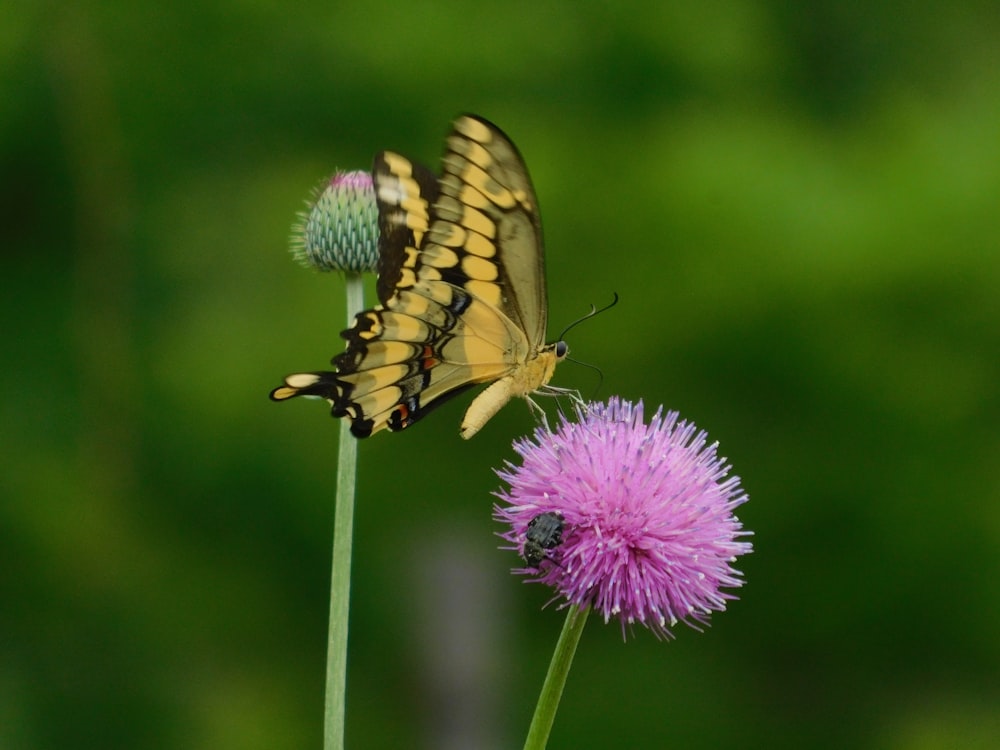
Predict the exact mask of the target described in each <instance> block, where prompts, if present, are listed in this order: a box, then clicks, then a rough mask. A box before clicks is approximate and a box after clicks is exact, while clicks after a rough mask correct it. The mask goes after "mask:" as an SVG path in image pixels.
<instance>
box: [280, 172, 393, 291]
mask: <svg viewBox="0 0 1000 750" xmlns="http://www.w3.org/2000/svg"><path fill="white" fill-rule="evenodd" d="M378 237H379V230H378V206H377V205H376V203H375V188H374V187H373V186H372V177H371V175H370V174H368V172H361V171H357V172H338V173H337V174H335V175H334V176H333V177H331V178H330V180H329V182H328V183H327V184H326V185H325V186H324V187H323V189H322V190H321V191H320V192H319V195H318V196H317V197H316V200H315V201H314V202H313V204H312V206H311V208H310V209H309V212H308V213H307V214H303V215H302V217H301V220H300V221H299V222H298V223H297V224H296V225H295V227H294V229H293V235H292V254H293V255H294V256H295V258H296V260H298V261H299V262H300V263H302V265H305V266H313V267H315V268H318V269H319V270H320V271H355V272H359V273H360V272H364V271H374V270H375V268H376V265H377V263H378Z"/></svg>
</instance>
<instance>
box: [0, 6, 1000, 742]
mask: <svg viewBox="0 0 1000 750" xmlns="http://www.w3.org/2000/svg"><path fill="white" fill-rule="evenodd" d="M4 16H5V18H4V22H3V25H2V31H0V91H2V93H3V96H0V177H2V180H0V185H2V190H3V200H2V201H0V211H2V221H0V242H2V253H3V254H2V258H3V275H2V277H3V281H2V285H3V294H2V297H0V310H2V312H3V321H4V328H5V331H6V335H5V342H6V346H5V352H6V354H5V357H4V367H3V370H2V375H0V377H2V378H3V384H4V393H5V398H4V399H3V400H2V403H0V410H2V411H0V440H2V446H3V453H4V468H3V471H2V474H0V747H11V748H14V747H17V748H21V747H30V748H56V747H77V748H85V747H94V748H107V747H129V748H151V749H152V748H186V749H189V748H200V747H204V748H213V749H214V750H219V749H222V748H241V749H245V748H257V747H259V748H271V749H273V748H286V747H287V748H299V747H318V746H319V741H320V731H321V709H322V695H321V691H322V687H323V685H322V680H323V659H324V649H325V617H326V612H327V601H326V597H327V589H326V586H327V578H328V573H329V571H328V569H327V566H328V560H329V540H330V531H331V528H332V523H331V518H330V513H331V508H332V488H333V469H334V467H333V466H332V464H331V462H332V458H333V456H334V455H335V444H334V443H335V440H336V429H335V424H334V423H333V421H332V420H330V419H329V418H328V417H327V416H326V415H325V413H324V412H325V410H324V409H323V407H322V406H320V405H317V404H310V403H304V404H300V403H295V404H289V405H275V404H272V403H270V402H269V401H268V400H267V398H266V394H267V392H268V390H269V389H270V388H271V387H273V386H274V385H277V383H278V382H279V378H280V376H282V375H283V374H285V373H286V372H289V371H293V370H297V369H312V368H317V367H322V366H324V365H325V364H326V361H327V359H328V358H329V357H330V356H331V355H333V354H334V353H335V352H336V351H338V350H339V348H340V346H341V342H340V339H339V338H338V337H337V333H338V331H339V330H340V328H341V327H342V322H343V321H342V319H343V317H344V311H343V309H342V308H343V296H342V292H341V286H340V282H339V280H338V279H337V278H336V276H334V275H320V274H313V273H309V272H305V271H303V270H302V269H301V268H299V267H297V266H296V265H295V264H294V263H292V262H291V260H290V258H289V257H288V254H287V253H286V250H285V249H286V247H287V236H288V232H289V229H288V228H289V225H290V224H291V223H292V220H293V218H294V215H295V212H296V211H299V210H301V209H302V208H303V200H304V199H305V198H306V197H307V196H308V194H309V190H310V189H311V188H312V187H313V186H315V185H316V184H318V183H319V182H320V181H321V180H322V179H323V177H325V176H326V175H328V174H329V173H330V172H331V171H332V170H333V169H334V168H337V167H340V168H363V167H365V166H367V165H368V164H370V160H371V157H372V155H373V154H374V153H375V152H376V151H378V150H380V149H382V148H393V149H397V150H400V151H403V152H404V153H407V154H409V155H412V156H414V157H417V158H422V159H424V160H425V161H427V162H429V163H432V164H433V163H435V160H436V158H437V155H438V153H439V152H440V148H441V140H442V138H443V136H444V134H445V132H446V130H447V127H448V122H449V121H450V119H451V118H452V117H453V116H454V115H455V114H457V113H458V112H461V111H472V112H476V113H479V114H482V115H484V116H486V117H488V118H490V119H492V120H494V121H495V122H497V123H498V124H499V125H500V126H501V127H503V128H504V129H505V130H507V132H508V133H509V134H510V135H511V136H512V138H513V139H514V141H515V142H516V143H517V144H518V145H519V146H520V148H521V150H522V152H523V153H524V155H525V157H526V159H527V161H528V164H529V166H530V167H531V169H532V173H533V176H534V181H535V185H536V189H537V191H538V194H539V198H540V201H541V204H542V211H543V219H544V223H545V229H546V241H547V249H548V258H547V262H548V276H549V291H550V327H551V330H552V333H553V335H555V334H557V333H558V332H559V331H560V330H561V329H562V327H563V326H565V325H566V324H567V323H569V322H570V321H572V320H573V319H575V318H576V317H578V316H579V315H581V314H582V313H584V312H585V311H586V310H587V309H588V305H589V304H590V303H591V302H594V303H597V304H602V303H604V302H606V301H607V300H608V299H609V298H610V296H611V292H612V291H617V292H618V293H619V294H620V295H621V297H622V302H621V304H620V305H619V306H618V307H616V308H615V309H614V310H613V311H611V312H609V313H606V314H605V315H603V316H601V317H599V318H597V319H595V320H593V321H590V322H588V323H587V324H586V325H584V326H581V327H579V328H577V329H574V331H573V333H572V336H571V341H570V343H571V346H572V348H573V352H574V355H575V356H576V357H577V358H579V359H582V360H584V361H585V362H588V363H591V364H594V365H597V366H599V367H600V368H601V369H602V370H603V374H604V379H603V386H602V390H601V392H600V393H601V395H602V396H606V395H607V394H609V393H616V394H620V395H622V396H623V397H626V398H630V399H638V398H642V399H644V400H645V401H646V402H647V404H650V405H655V404H661V403H662V404H665V405H666V406H667V407H669V408H675V409H678V410H680V411H681V413H682V415H684V416H685V417H687V418H689V419H693V420H694V421H695V422H697V423H698V424H699V425H700V426H703V427H704V428H706V429H708V430H709V433H710V435H711V436H712V437H713V438H715V439H718V440H719V441H720V442H721V444H722V453H723V454H724V455H728V456H730V457H731V459H732V461H733V463H734V465H735V469H736V472H737V473H738V474H740V475H741V476H742V477H743V482H744V485H745V487H746V488H747V490H748V492H749V494H750V496H751V502H750V503H749V504H748V505H746V506H744V507H743V508H741V512H740V516H741V517H742V518H743V519H744V521H745V522H746V524H747V525H748V527H749V528H752V529H754V530H755V532H756V534H757V535H756V537H755V539H754V543H755V547H756V552H755V553H754V555H753V556H751V557H750V558H747V559H746V560H744V561H741V562H742V563H743V565H742V567H743V569H744V570H745V572H746V577H747V580H748V586H747V587H746V588H745V589H743V591H742V592H741V595H742V599H741V601H739V602H736V603H734V605H733V606H732V608H731V611H729V612H727V613H725V614H723V615H720V616H718V617H717V618H716V619H715V623H714V626H713V627H712V629H711V630H709V631H708V632H707V633H705V634H702V635H698V634H696V633H694V632H691V631H686V630H685V631H682V632H680V633H679V637H678V639H677V640H676V641H674V642H671V643H658V642H656V641H655V640H654V639H653V638H652V637H650V636H649V635H648V634H647V633H638V634H637V636H638V637H637V638H635V639H634V640H631V641H629V642H628V643H627V644H623V643H621V640H620V637H619V634H618V631H617V628H616V627H608V628H604V627H602V626H601V625H600V624H599V623H598V622H596V621H594V622H592V623H591V624H590V625H589V626H588V630H587V632H586V633H585V634H584V638H583V642H582V644H581V647H580V651H579V655H578V658H577V663H576V665H575V667H574V672H573V673H572V675H571V677H570V684H569V687H568V691H567V694H566V696H565V698H564V704H563V708H562V710H561V712H560V715H559V718H558V720H557V724H556V727H555V732H554V736H553V740H552V743H551V746H552V747H553V748H571V747H572V748H577V747H664V746H667V744H668V743H670V745H671V746H674V745H676V746H685V747H688V748H716V747H723V746H732V745H735V744H736V743H740V744H741V745H743V746H747V747H768V748H786V747H787V748H799V747H812V748H842V747H854V748H887V749H888V750H897V749H904V748H907V749H908V748H918V749H920V750H925V749H926V750H933V749H934V748H946V747H947V748H951V747H963V748H979V747H981V748H986V747H996V746H998V745H1000V720H998V718H997V716H998V713H997V711H996V709H997V706H998V705H1000V689H998V681H997V674H998V673H1000V638H998V637H997V633H998V632H1000V586H998V585H997V580H998V573H1000V555H998V549H1000V479H998V478H997V477H998V473H997V471H996V467H997V465H998V464H1000V388H998V383H1000V292H998V290H1000V239H998V237H1000V137H998V135H997V132H998V130H997V123H998V122H1000V17H998V16H997V14H996V9H995V4H994V3H989V2H985V1H982V2H959V3H945V2H942V1H940V0H925V1H924V2H917V3H901V2H883V3H873V4H868V5H861V4H856V5H848V4H842V3H835V2H826V1H824V2H819V3H809V4H805V3H793V2H783V1H781V0H771V1H770V2H763V1H761V2H740V1H739V0H721V1H717V2H709V3H700V4H685V3H676V2H668V3H653V2H617V3H613V4H612V3H590V2H583V3H570V2H560V1H557V0H549V1H545V0H543V1H542V2H533V3H512V4H510V3H508V4H493V5H489V4H487V5H475V4H473V5H470V4H467V3H459V2H447V1H444V0H439V1H438V2H427V3H418V4H411V5H409V6H407V5H404V4H401V3H388V2H372V3H363V4H361V3H336V2H324V3H313V2H308V1H307V2H304V3H298V4H295V5H289V4H285V3H248V2H233V1H230V2H214V3H200V4H198V3H190V4H189V3H180V4H163V3H156V4H153V3H140V4H135V3H124V2H118V1H117V0H105V2H92V1H91V2H86V1H85V2H79V3H72V4H71V3H51V2H50V3H45V2H42V3H38V2H28V0H13V2H8V3H7V4H6V6H5V10H4ZM556 383H557V384H559V385H565V386H575V387H579V388H581V389H582V390H583V391H584V392H585V393H590V392H591V391H592V390H593V389H594V388H595V386H596V378H595V376H594V375H593V373H592V372H591V371H589V370H586V369H584V368H581V367H578V366H576V365H573V364H571V363H567V364H564V365H562V366H561V367H560V371H559V373H558V374H557V376H556ZM464 403H467V399H464V400H463V401H462V403H461V404H454V405H451V406H448V407H444V408H442V410H440V411H439V412H437V413H436V414H434V415H433V417H431V418H429V419H428V420H427V421H426V422H423V423H421V424H419V425H418V426H416V427H415V428H414V429H413V430H410V431H408V432H406V433H403V434H400V435H390V436H386V435H380V436H377V437H376V438H373V439H372V440H371V441H368V442H366V443H364V444H363V445H362V450H361V498H360V504H359V507H358V512H357V524H358V526H357V537H356V542H355V549H356V563H355V565H356V575H355V583H354V601H353V614H352V617H353V620H352V628H353V629H352V644H351V645H352V650H351V662H350V670H351V671H350V698H349V707H348V717H349V727H348V734H349V736H348V741H349V746H350V747H354V748H383V747H385V748H389V747H393V748H395V747H442V746H443V744H442V740H441V739H440V738H441V737H442V736H444V734H445V733H446V732H448V731H451V732H452V736H454V735H455V734H456V733H457V734H459V735H461V732H462V731H466V732H469V733H471V734H470V735H469V736H481V737H494V738H496V739H495V743H496V744H494V745H492V746H495V747H509V746H516V745H517V743H518V742H519V741H520V738H522V737H523V733H524V730H525V728H526V726H527V721H528V717H529V715H530V711H531V707H532V705H533V701H534V698H535V696H536V694H537V690H538V687H539V685H540V682H541V678H542V675H543V673H544V668H545V665H546V662H547V658H548V654H549V653H550V649H551V646H552V644H553V643H554V641H555V638H556V634H557V632H558V628H559V626H560V622H561V617H560V615H559V613H557V612H556V611H554V610H552V609H551V608H550V609H548V610H541V609H540V607H541V605H542V604H544V602H545V601H546V596H545V592H543V591H538V590H536V589H533V588H530V587H523V586H521V585H520V584H519V583H518V582H517V581H516V580H514V579H512V578H510V577H508V576H507V575H506V573H505V572H506V569H507V568H508V567H509V566H511V565H514V564H515V562H516V561H515V559H514V557H513V556H512V555H511V554H510V553H509V552H500V551H497V550H496V545H497V543H498V542H497V540H496V538H495V537H494V536H493V534H494V532H495V531H496V528H495V526H494V524H493V523H492V522H491V520H490V505H491V497H490V495H489V492H490V491H491V490H492V489H494V488H495V487H496V486H497V480H496V478H495V477H494V476H493V474H492V473H491V471H490V467H492V466H496V465H498V464H499V462H500V461H502V460H503V459H504V458H510V457H511V456H512V453H511V451H510V440H511V438H513V437H514V436H515V435H518V434H521V433H523V432H524V431H525V430H527V429H528V427H529V425H530V420H529V416H528V412H527V410H526V409H525V408H524V407H523V405H520V404H513V405H511V406H509V407H507V409H505V410H504V412H503V413H502V414H501V415H499V416H498V417H497V418H496V419H495V421H494V422H492V423H490V425H489V426H488V427H487V428H486V429H485V430H484V431H483V433H481V434H480V435H479V436H477V437H476V438H475V439H474V440H473V441H471V442H470V443H468V444H466V443H463V442H462V441H460V440H459V439H458V437H457V427H458V423H459V421H460V418H461V413H462V406H463V405H464ZM463 680H466V682H463ZM456 685H457V686H459V687H458V688H456ZM449 691H452V692H449ZM466 725H471V726H466ZM469 743H472V740H469ZM465 746H466V747H471V746H472V744H466V745H465ZM480 746H490V745H489V744H487V743H486V742H485V741H484V742H483V744H482V745H480Z"/></svg>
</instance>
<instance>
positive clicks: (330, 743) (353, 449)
mask: <svg viewBox="0 0 1000 750" xmlns="http://www.w3.org/2000/svg"><path fill="white" fill-rule="evenodd" d="M345 276H346V290H347V324H348V326H350V325H351V323H352V322H353V320H354V316H355V314H356V313H357V312H358V311H359V310H361V309H363V307H364V285H363V283H362V281H361V275H360V274H357V273H346V274H345ZM357 475H358V441H357V439H356V438H355V437H354V436H353V435H352V434H351V426H350V423H349V421H348V420H346V419H342V420H340V437H339V441H338V446H337V497H336V501H335V508H334V520H333V569H332V571H331V575H330V626H329V636H328V640H327V650H326V706H325V715H324V726H323V750H343V747H344V716H345V713H344V709H345V705H346V701H347V627H348V617H349V614H350V602H351V545H352V541H353V536H354V495H355V487H356V485H357Z"/></svg>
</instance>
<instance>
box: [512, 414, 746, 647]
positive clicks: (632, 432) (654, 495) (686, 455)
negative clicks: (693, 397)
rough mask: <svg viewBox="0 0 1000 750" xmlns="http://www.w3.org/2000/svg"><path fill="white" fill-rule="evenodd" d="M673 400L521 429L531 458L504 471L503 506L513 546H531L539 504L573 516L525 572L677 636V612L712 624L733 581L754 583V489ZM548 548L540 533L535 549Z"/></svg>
mask: <svg viewBox="0 0 1000 750" xmlns="http://www.w3.org/2000/svg"><path fill="white" fill-rule="evenodd" d="M662 412H663V410H662V408H660V409H657V411H656V414H655V415H654V416H653V418H652V420H651V421H650V423H649V424H648V425H647V424H645V423H644V422H643V407H642V402H641V401H640V402H639V404H638V405H635V406H633V405H632V404H631V403H629V402H627V401H622V400H619V399H617V398H612V399H611V400H610V401H609V402H608V403H607V404H606V405H605V404H588V405H586V406H583V405H581V406H577V408H576V413H577V418H578V421H577V422H570V421H569V420H568V419H567V418H566V417H565V416H562V417H561V418H560V423H559V425H558V426H557V427H556V429H555V431H554V432H552V431H550V430H549V429H548V428H547V427H539V428H538V429H537V430H536V431H535V434H534V436H533V438H523V439H520V440H517V441H515V443H514V450H515V451H516V452H517V453H518V454H519V455H520V456H521V459H522V463H521V465H520V466H515V465H514V464H512V463H510V462H507V463H506V466H505V467H504V468H503V469H502V470H499V471H498V472H497V473H498V475H499V476H500V478H501V479H502V480H504V481H505V482H506V483H507V484H508V485H509V486H510V489H509V490H501V491H500V492H498V493H496V495H497V497H499V498H500V499H501V500H502V501H503V502H504V503H505V505H497V506H495V508H494V517H495V518H496V519H497V520H498V521H500V522H502V523H505V524H507V525H509V529H508V530H507V531H506V532H504V533H503V534H502V535H501V536H502V537H503V538H504V539H505V540H506V541H508V542H510V543H511V544H512V545H514V546H513V547H511V549H516V550H518V551H519V552H521V553H522V554H525V541H526V534H529V533H530V534H531V535H532V536H537V535H538V531H537V522H536V525H535V526H533V527H532V528H531V529H530V531H529V524H530V523H531V522H532V520H533V519H535V518H537V517H538V516H539V515H540V514H543V513H551V514H556V515H557V516H558V517H559V518H561V519H562V524H561V534H560V536H559V541H558V543H554V544H553V546H552V547H551V548H548V547H546V548H545V549H544V552H545V554H544V555H543V556H542V559H541V562H539V563H538V565H537V567H534V568H532V567H529V568H521V569H520V572H523V573H529V574H534V575H535V577H534V578H533V579H532V582H537V583H544V584H547V585H549V586H552V587H553V588H554V589H555V590H556V592H557V596H556V598H557V599H558V598H562V599H564V600H565V601H564V603H563V605H562V606H566V605H567V604H575V605H577V606H579V607H580V608H584V607H586V606H588V605H589V606H591V607H593V608H594V609H595V610H597V611H598V612H601V613H602V614H603V615H604V621H605V622H608V621H609V620H610V619H611V618H612V617H617V618H618V619H619V620H620V621H621V624H622V635H623V636H624V635H625V633H626V627H627V626H631V625H633V624H634V623H640V624H642V625H645V626H646V627H648V628H649V629H650V630H652V631H653V633H655V634H656V635H657V637H666V638H670V637H672V633H671V632H670V628H671V627H673V626H674V625H676V624H677V623H678V622H683V623H685V624H686V625H689V626H691V627H693V628H695V629H700V628H699V627H698V626H699V624H702V625H707V624H708V619H709V616H710V615H711V613H712V612H713V611H715V612H721V611H723V610H725V608H726V602H727V601H728V600H731V599H735V598H736V597H735V596H734V595H733V594H730V593H727V592H725V591H723V590H722V589H724V588H738V587H740V586H742V585H743V580H742V578H741V576H742V573H741V572H740V571H738V570H736V569H734V568H733V567H732V563H733V562H735V560H736V558H737V557H738V556H740V555H745V554H748V553H749V552H751V551H752V545H751V544H750V543H749V542H745V541H739V539H740V538H741V537H744V536H748V535H750V534H751V533H752V532H749V531H744V530H743V525H742V523H740V521H739V519H738V518H737V517H736V516H735V515H734V514H733V509H734V508H736V507H737V506H738V505H741V504H742V503H744V502H746V501H747V499H748V498H747V496H746V494H745V493H744V492H743V490H742V488H741V487H740V480H739V477H736V476H732V477H728V478H727V474H728V473H729V470H730V468H731V467H730V466H729V464H727V463H726V459H725V458H720V457H719V456H718V454H717V448H718V444H717V443H712V444H711V445H708V444H707V435H706V433H705V432H703V431H697V428H696V427H695V426H694V425H693V424H691V423H690V422H686V421H681V422H678V421H677V417H678V414H677V413H676V412H667V414H666V415H665V416H664V415H663V413H662ZM539 550H540V548H539V547H538V546H537V545H533V544H529V550H528V553H529V554H530V555H531V557H530V558H529V559H531V560H532V561H534V560H537V559H538V558H539V555H540V551H539Z"/></svg>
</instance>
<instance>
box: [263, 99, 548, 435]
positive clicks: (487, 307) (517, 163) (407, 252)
mask: <svg viewBox="0 0 1000 750" xmlns="http://www.w3.org/2000/svg"><path fill="white" fill-rule="evenodd" d="M442 165H443V174H442V176H441V177H440V178H436V177H435V176H434V175H433V173H431V172H430V170H428V169H427V168H426V167H423V166H422V165H420V164H417V163H415V162H412V161H410V160H409V159H406V158H405V157H403V156H400V155H399V154H396V153H393V152H388V151H386V152H382V153H381V154H379V155H378V156H377V157H376V158H375V162H374V166H373V178H374V183H375V194H376V201H377V204H378V213H379V232H380V238H379V254H380V259H379V280H378V284H377V296H378V298H379V304H378V305H377V306H375V307H374V308H372V309H370V310H366V311H364V312H362V313H360V314H359V315H358V316H357V317H356V318H355V322H354V325H353V326H352V327H351V328H349V329H347V330H346V331H344V332H343V333H342V334H341V335H342V336H343V337H344V338H345V339H346V340H347V349H346V351H344V353H343V354H340V355H338V356H337V357H335V358H334V359H333V364H334V365H335V366H336V372H332V373H331V372H318V373H299V374H296V375H291V376H289V377H288V378H286V381H285V385H284V386H282V387H280V388H278V389H276V390H275V391H274V392H273V393H272V398H274V399H276V400H283V399H286V398H290V397H292V396H297V395H312V396H320V397H323V398H326V399H327V400H328V401H330V403H331V405H332V410H331V411H332V413H333V415H334V416H337V417H347V418H349V419H350V420H351V431H352V432H353V433H354V434H355V435H357V436H358V437H366V436H368V435H370V434H372V433H374V432H378V431H379V430H381V429H384V428H388V429H390V430H400V429H404V428H406V427H408V426H409V425H411V424H413V423H414V422H415V421H417V420H418V419H420V418H421V417H422V416H424V415H425V414H426V413H427V412H428V411H429V410H431V409H432V408H434V407H436V406H439V405H440V404H442V403H444V402H445V401H446V400H448V399H450V398H452V397H454V396H456V395H458V394H459V393H461V392H463V391H465V390H466V389H468V388H469V387H471V386H473V385H475V384H477V383H485V382H490V381H493V385H492V386H491V387H490V388H488V389H487V390H486V391H484V392H483V393H482V394H480V396H479V397H477V399H476V400H475V401H473V403H472V405H471V406H470V407H469V411H468V412H467V413H466V418H465V420H464V422H463V427H462V435H463V436H464V437H471V436H472V434H474V433H475V432H476V431H478V429H479V428H480V427H481V426H482V424H483V423H485V421H486V420H488V419H489V418H490V417H491V416H492V415H493V414H494V413H496V411H497V410H498V409H499V408H500V407H502V406H503V404H505V403H506V402H507V401H508V400H510V398H511V397H512V396H528V395H529V394H530V393H531V392H532V391H534V390H536V389H538V388H540V387H541V386H543V385H544V384H545V383H547V382H548V380H549V378H550V377H551V376H552V371H553V369H554V367H555V364H556V362H557V361H558V360H559V359H561V358H562V357H563V356H565V353H566V348H565V345H564V344H562V343H561V342H560V343H559V344H553V345H549V346H546V345H545V342H544V336H545V325H546V297H545V276H544V264H543V256H542V244H541V224H540V221H539V216H538V209H537V202H536V199H535V194H534V190H533V189H532V187H531V181H530V178H529V177H528V172H527V169H526V167H525V166H524V162H523V160H522V159H521V157H520V155H519V154H518V152H517V149H516V148H515V147H514V145H513V144H512V143H511V142H510V140H509V139H508V138H507V137H506V136H505V135H504V134H503V133H502V132H501V131H500V130H499V128H497V127H496V126H494V125H492V124H490V123H488V122H486V121H485V120H482V119H479V118H476V117H473V116H468V115H466V116H462V117H460V118H459V119H458V120H456V121H455V123H454V126H453V129H452V132H451V134H450V135H449V136H448V140H447V145H446V149H445V154H444V156H443V158H442Z"/></svg>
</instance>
